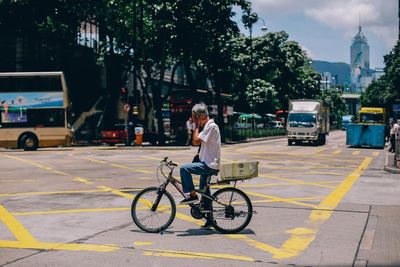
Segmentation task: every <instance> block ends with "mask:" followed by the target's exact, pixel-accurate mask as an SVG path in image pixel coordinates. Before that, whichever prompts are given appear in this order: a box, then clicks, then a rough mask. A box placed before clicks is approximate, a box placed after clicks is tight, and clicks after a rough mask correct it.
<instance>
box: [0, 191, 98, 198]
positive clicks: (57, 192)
mask: <svg viewBox="0 0 400 267" xmlns="http://www.w3.org/2000/svg"><path fill="white" fill-rule="evenodd" d="M96 192H104V190H69V191H50V192H26V193H9V194H0V197H12V196H40V195H55V194H80V193H96Z"/></svg>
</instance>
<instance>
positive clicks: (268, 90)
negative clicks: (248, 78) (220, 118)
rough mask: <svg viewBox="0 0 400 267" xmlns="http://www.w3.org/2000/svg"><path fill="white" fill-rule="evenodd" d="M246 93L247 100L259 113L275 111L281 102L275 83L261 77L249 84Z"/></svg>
mask: <svg viewBox="0 0 400 267" xmlns="http://www.w3.org/2000/svg"><path fill="white" fill-rule="evenodd" d="M245 95H246V100H247V102H248V103H250V105H253V106H254V109H255V112H256V113H259V114H264V113H271V112H274V111H275V109H276V106H277V104H278V102H279V100H278V99H277V95H278V93H277V92H276V90H275V87H274V85H273V84H271V83H269V82H266V81H265V80H261V79H254V80H253V81H252V83H251V84H249V85H248V87H247V90H246V92H245Z"/></svg>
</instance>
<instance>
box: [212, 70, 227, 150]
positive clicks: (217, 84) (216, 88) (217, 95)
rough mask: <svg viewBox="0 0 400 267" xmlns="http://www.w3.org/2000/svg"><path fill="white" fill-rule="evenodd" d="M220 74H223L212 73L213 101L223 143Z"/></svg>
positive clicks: (221, 83) (223, 130)
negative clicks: (216, 110)
mask: <svg viewBox="0 0 400 267" xmlns="http://www.w3.org/2000/svg"><path fill="white" fill-rule="evenodd" d="M220 75H223V74H221V73H218V72H217V73H216V74H215V75H214V88H213V90H214V92H215V101H216V102H217V103H216V104H217V109H218V115H217V124H218V126H219V130H220V133H221V142H222V143H225V123H224V110H223V108H224V107H223V104H222V98H221V91H222V88H223V82H222V81H223V79H222V77H220Z"/></svg>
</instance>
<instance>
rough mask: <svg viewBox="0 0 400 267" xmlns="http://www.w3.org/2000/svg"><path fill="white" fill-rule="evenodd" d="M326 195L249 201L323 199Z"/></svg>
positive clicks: (252, 201)
mask: <svg viewBox="0 0 400 267" xmlns="http://www.w3.org/2000/svg"><path fill="white" fill-rule="evenodd" d="M325 197H326V196H315V197H295V198H277V199H268V200H251V203H271V202H284V201H282V200H290V201H298V200H313V199H324V198H325Z"/></svg>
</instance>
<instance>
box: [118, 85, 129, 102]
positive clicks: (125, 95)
mask: <svg viewBox="0 0 400 267" xmlns="http://www.w3.org/2000/svg"><path fill="white" fill-rule="evenodd" d="M120 99H121V101H122V102H124V103H127V102H128V89H126V88H125V87H122V88H121V91H120Z"/></svg>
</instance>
